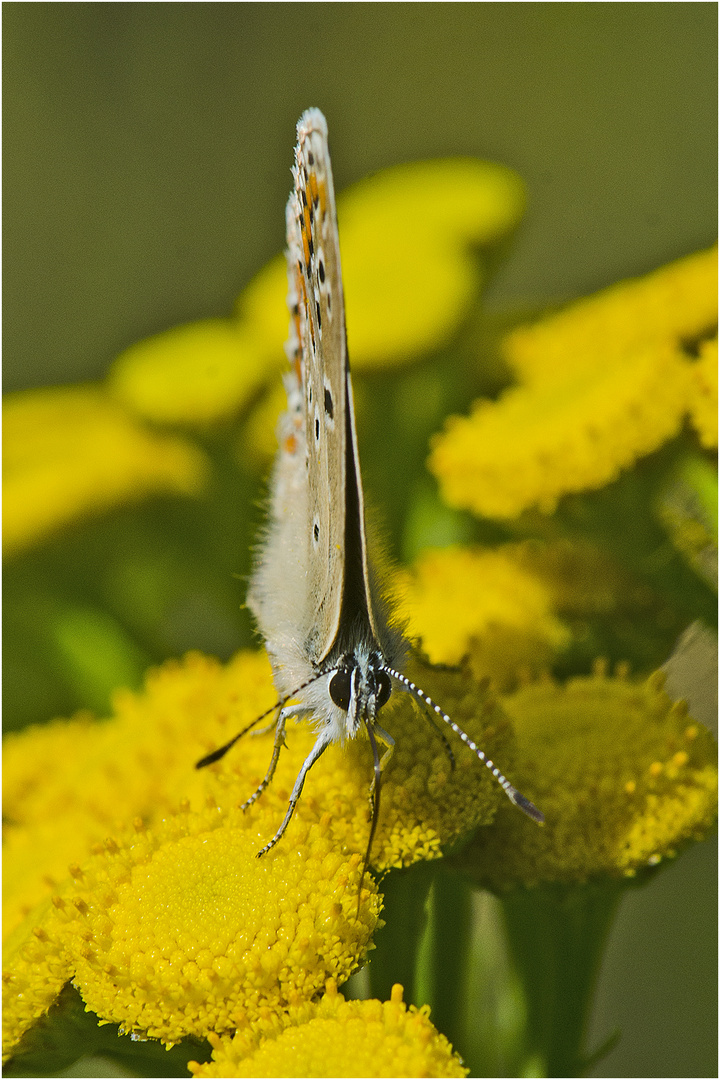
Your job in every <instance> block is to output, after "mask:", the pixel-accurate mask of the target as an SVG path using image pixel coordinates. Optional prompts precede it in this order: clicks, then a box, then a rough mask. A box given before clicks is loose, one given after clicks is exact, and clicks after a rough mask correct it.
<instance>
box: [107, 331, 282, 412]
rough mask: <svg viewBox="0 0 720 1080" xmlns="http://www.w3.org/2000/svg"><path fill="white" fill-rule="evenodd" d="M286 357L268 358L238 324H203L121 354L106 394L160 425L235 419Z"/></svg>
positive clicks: (159, 335) (131, 348)
mask: <svg viewBox="0 0 720 1080" xmlns="http://www.w3.org/2000/svg"><path fill="white" fill-rule="evenodd" d="M281 365H282V353H281V352H278V354H277V357H276V358H275V359H274V363H273V358H272V357H271V358H268V357H267V356H266V355H265V354H264V353H263V352H262V350H261V349H260V348H259V346H258V343H257V341H256V339H255V337H254V335H253V334H252V333H251V332H250V331H249V329H248V327H247V326H244V325H243V324H241V323H240V322H238V321H237V320H235V319H205V320H204V321H202V322H195V323H188V324H186V325H185V326H177V327H174V328H173V329H172V330H166V331H165V332H164V333H162V334H156V335H155V336H154V337H151V338H145V340H143V341H139V342H138V343H137V344H136V345H131V346H130V348H129V349H126V350H125V352H123V353H121V354H120V356H118V358H117V359H116V360H115V362H114V364H113V366H112V368H111V369H110V373H109V376H108V389H109V391H110V392H111V393H112V394H114V395H115V396H116V397H117V398H118V399H119V400H120V401H122V402H123V404H124V405H126V406H127V408H129V409H132V410H133V411H134V412H137V413H138V414H139V415H141V416H144V417H147V418H148V419H150V420H153V421H154V422H156V423H159V424H185V423H189V424H205V423H210V422H215V421H218V420H225V419H232V418H233V416H234V415H235V414H236V413H237V412H238V411H239V410H240V409H241V408H242V407H243V406H244V405H246V404H247V402H248V401H249V400H250V399H251V398H252V396H253V394H255V393H256V391H257V390H258V388H259V387H260V386H262V385H263V384H264V383H265V382H266V381H267V379H268V378H269V376H270V375H271V374H272V372H273V370H277V371H279V370H280V368H281Z"/></svg>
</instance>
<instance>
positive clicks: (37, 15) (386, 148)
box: [3, 3, 717, 1076]
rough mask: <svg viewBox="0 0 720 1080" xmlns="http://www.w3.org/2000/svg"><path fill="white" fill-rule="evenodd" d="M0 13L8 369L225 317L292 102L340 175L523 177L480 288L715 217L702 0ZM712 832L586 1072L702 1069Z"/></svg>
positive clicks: (637, 918)
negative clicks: (428, 168) (523, 194)
mask: <svg viewBox="0 0 720 1080" xmlns="http://www.w3.org/2000/svg"><path fill="white" fill-rule="evenodd" d="M3 15H4V47H5V68H4V91H5V93H4V119H5V187H4V195H5V246H4V254H5V264H4V266H5V275H4V286H5V339H4V346H5V348H4V361H5V364H4V369H5V389H6V390H14V389H19V388H23V387H29V386H39V385H46V384H55V383H62V382H72V381H78V380H85V379H92V378H96V377H100V376H102V374H103V373H104V372H105V371H106V369H107V366H108V364H109V363H110V361H111V360H112V359H113V357H114V356H115V355H116V354H117V353H118V352H119V351H120V350H121V349H122V348H124V347H125V346H127V345H129V344H130V343H132V342H133V341H136V340H137V339H138V338H140V337H143V336H145V335H147V334H150V333H154V332H156V331H159V330H162V329H164V328H166V327H168V326H171V325H173V324H176V323H180V322H185V321H188V320H191V319H194V318H199V317H205V316H209V315H216V314H217V315H222V314H228V313H229V312H230V309H231V307H232V304H233V301H234V299H235V297H236V296H237V294H238V293H239V292H240V290H241V289H242V287H243V285H244V284H245V283H246V282H247V281H248V280H249V279H250V277H251V276H252V275H253V274H254V273H255V272H256V271H257V270H258V269H259V268H260V267H261V266H262V265H263V264H264V263H265V261H266V260H267V259H268V258H269V257H270V256H272V255H274V254H275V253H276V252H277V251H278V250H280V248H281V247H282V245H283V239H284V213H283V210H284V205H285V200H286V197H287V192H288V190H289V182H290V176H289V167H290V162H291V152H292V144H293V139H294V125H295V121H296V120H297V118H298V117H299V115H300V113H301V112H302V110H303V109H305V108H307V107H308V106H310V105H317V106H319V107H320V108H322V109H323V111H324V112H325V114H326V116H327V118H328V122H329V126H330V137H331V146H332V151H333V165H334V171H335V183H336V188H337V189H338V190H342V188H343V187H345V186H347V185H348V184H350V183H351V182H353V181H354V180H357V179H359V178H361V177H363V176H366V175H367V174H368V173H371V172H373V171H374V170H377V169H380V168H383V167H385V166H387V165H391V164H394V163H396V162H400V161H407V160H416V159H422V158H426V157H436V156H442V155H456V154H471V155H476V156H479V157H485V158H490V159H493V160H498V161H501V162H503V163H505V164H508V165H510V166H512V167H514V168H515V169H516V170H517V171H518V172H519V173H520V174H521V176H522V177H523V178H524V180H525V182H526V183H527V185H528V190H529V196H530V206H529V211H528V215H527V218H526V221H525V223H524V225H523V226H522V228H521V231H520V233H519V235H518V237H517V239H516V241H515V243H514V245H513V247H512V250H511V252H510V255H509V258H508V259H507V261H506V262H505V263H504V264H503V266H502V267H501V269H500V271H499V273H498V275H497V277H496V278H495V280H494V282H493V283H492V285H491V288H490V291H489V293H488V296H487V302H488V304H489V305H490V306H491V307H494V308H496V309H500V310H501V309H504V308H506V307H511V308H517V307H521V306H524V305H528V304H529V305H537V304H538V303H543V302H545V301H550V300H552V301H555V300H558V299H563V298H566V297H572V296H576V295H579V294H582V293H584V292H587V291H590V290H593V289H596V288H600V287H602V286H603V285H606V284H609V283H611V282H613V281H615V280H617V279H619V278H621V277H624V276H628V275H632V274H637V273H642V272H644V271H646V270H650V269H652V268H654V267H656V266H658V265H660V264H661V263H663V262H666V261H668V260H670V259H672V258H675V257H677V256H680V255H683V254H686V253H688V252H691V251H693V250H696V249H698V248H700V247H704V246H707V245H709V244H710V243H711V242H712V241H713V240H714V238H715V235H716V184H715V170H716V155H717V149H716V137H715V136H716V22H717V9H716V5H715V4H710V3H688V4H680V3H678V4H676V3H666V4H655V3H649V4H635V3H631V4H605V3H599V4H589V3H588V4H585V3H583V4H575V3H569V4H554V3H553V4H545V3H538V4H525V3H518V4H505V3H493V4H490V3H482V4H455V3H451V4H435V3H429V4H365V3H358V4H338V3H328V4H315V3H309V4H305V3H304V4H275V3H268V4H254V3H248V4H236V3H227V4H215V3H208V4H186V3H179V4H154V3H150V4H135V3H128V4H115V3H108V4H96V3H88V4H76V3H67V4H45V3H36V4H26V3H14V4H6V5H4V8H3ZM418 227H419V228H421V227H422V226H421V223H419V226H418ZM350 334H351V335H352V328H350ZM351 349H352V338H351ZM351 355H352V353H351ZM217 524H218V523H216V526H217ZM208 527H210V525H208ZM231 589H232V590H235V591H237V584H236V583H233V584H232V586H231V585H230V584H229V586H228V592H229V594H230V593H231ZM231 595H232V594H231ZM232 602H233V603H234V602H235V601H234V595H232ZM198 644H203V645H204V644H205V642H204V639H203V637H202V633H200V635H199V640H198ZM713 854H714V853H713V851H712V845H710V844H706V845H703V846H702V847H700V848H698V849H696V850H693V851H691V852H689V853H688V854H686V855H685V856H684V857H683V859H682V861H681V862H680V863H678V864H677V865H676V866H671V867H670V868H669V869H666V870H665V871H664V872H663V873H661V874H660V875H659V876H658V878H657V880H656V881H655V882H654V883H653V884H652V886H651V887H650V888H649V889H645V890H642V891H638V893H637V894H634V895H630V896H628V897H627V898H626V900H625V902H624V904H623V908H622V912H621V916H620V919H619V922H618V925H617V926H616V929H615V931H614V934H613V940H612V942H611V947H610V949H609V951H608V955H607V957H606V962H605V966H604V969H603V973H602V978H601V985H600V992H599V996H598V1006H597V1010H596V1016H595V1020H594V1024H593V1035H592V1044H596V1043H597V1042H599V1041H600V1040H601V1039H602V1038H604V1037H606V1036H607V1035H608V1034H609V1033H610V1031H612V1030H613V1029H614V1028H616V1027H621V1028H622V1029H623V1031H624V1032H625V1035H624V1038H623V1039H621V1041H620V1043H619V1045H618V1046H617V1048H616V1049H615V1050H614V1051H613V1052H612V1053H611V1054H610V1056H609V1057H608V1058H606V1059H605V1060H604V1061H603V1062H602V1064H601V1065H600V1066H599V1067H598V1069H597V1075H601V1076H673V1075H674V1076H711V1075H716V1072H717V1065H716V1045H717V1043H716V1015H717V1013H716V996H715V988H716V916H715V901H714V897H715V886H716V880H717V870H716V864H715V862H714V858H713ZM668 988H670V989H668Z"/></svg>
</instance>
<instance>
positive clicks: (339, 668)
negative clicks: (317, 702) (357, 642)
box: [327, 648, 392, 738]
mask: <svg viewBox="0 0 720 1080" xmlns="http://www.w3.org/2000/svg"><path fill="white" fill-rule="evenodd" d="M327 689H328V694H329V695H330V700H331V701H332V703H333V705H335V706H336V708H337V709H338V710H340V712H341V714H342V713H344V714H345V722H344V728H345V730H344V735H345V736H346V737H347V738H354V737H355V735H357V733H358V730H359V729H360V726H361V725H362V723H363V722H365V723H366V724H372V723H373V722H374V721H375V717H376V716H377V714H378V712H379V711H380V709H381V708H382V707H383V705H385V704H386V703H387V701H388V699H389V697H390V692H391V689H392V687H391V684H390V676H389V675H388V673H387V671H386V670H385V666H384V660H383V657H382V655H381V653H380V652H379V651H377V650H371V651H368V650H366V649H362V648H359V649H355V650H354V651H353V652H349V653H346V654H345V655H344V656H342V657H341V658H340V661H339V662H338V663H337V664H336V665H335V666H334V667H333V670H332V672H331V673H330V674H329V679H328V683H327Z"/></svg>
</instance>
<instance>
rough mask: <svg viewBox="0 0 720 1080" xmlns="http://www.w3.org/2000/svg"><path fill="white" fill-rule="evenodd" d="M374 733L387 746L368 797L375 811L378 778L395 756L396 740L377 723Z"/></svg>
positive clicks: (374, 726) (371, 807) (374, 775)
mask: <svg viewBox="0 0 720 1080" xmlns="http://www.w3.org/2000/svg"><path fill="white" fill-rule="evenodd" d="M373 731H374V732H375V734H376V735H377V737H378V739H379V740H380V742H384V743H385V746H386V750H385V753H384V754H383V756H382V757H381V758H380V763H379V765H378V772H376V773H374V774H373V778H372V783H371V784H370V792H369V795H368V797H369V799H370V809H371V810H373V811H374V809H375V785H376V782H377V780H378V777H379V776H381V775H382V773H383V771H384V769H385V766H386V765H387V763H388V761H389V760H390V758H391V757H392V756H393V750H394V749H395V740H394V739H393V737H392V735H391V734H390V733H389V732H387V731H385V729H384V728H381V727H380V725H379V724H378V723H377V721H376V722H375V723H374V724H373Z"/></svg>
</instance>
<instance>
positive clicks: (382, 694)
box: [377, 671, 392, 709]
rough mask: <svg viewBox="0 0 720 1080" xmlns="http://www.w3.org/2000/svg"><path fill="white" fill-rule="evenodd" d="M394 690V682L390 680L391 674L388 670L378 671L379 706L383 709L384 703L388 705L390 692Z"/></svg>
mask: <svg viewBox="0 0 720 1080" xmlns="http://www.w3.org/2000/svg"><path fill="white" fill-rule="evenodd" d="M391 692H392V683H391V682H390V676H389V675H388V673H387V671H380V672H378V677H377V708H378V709H381V708H382V707H383V705H387V703H388V701H389V699H390V694H391Z"/></svg>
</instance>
